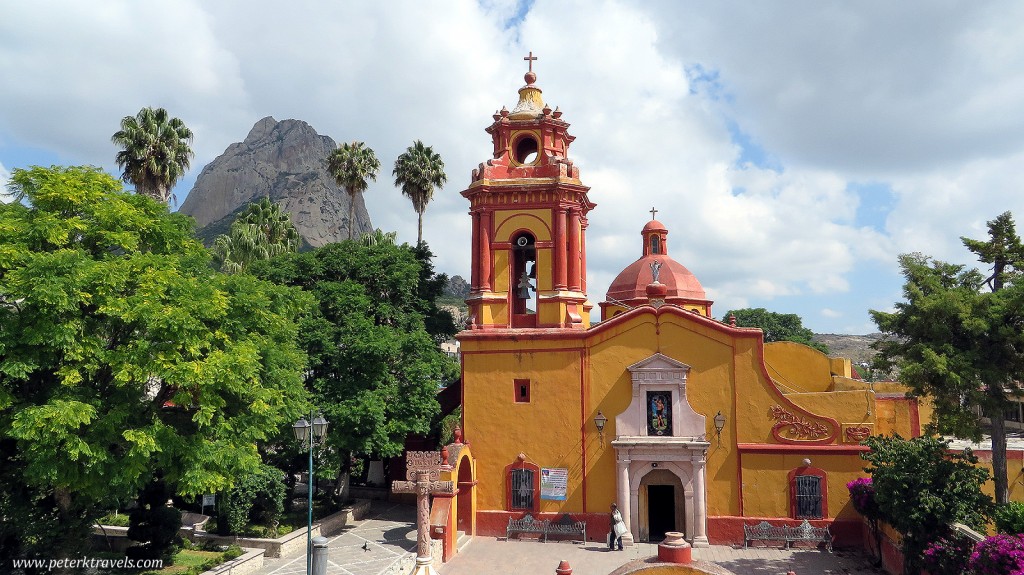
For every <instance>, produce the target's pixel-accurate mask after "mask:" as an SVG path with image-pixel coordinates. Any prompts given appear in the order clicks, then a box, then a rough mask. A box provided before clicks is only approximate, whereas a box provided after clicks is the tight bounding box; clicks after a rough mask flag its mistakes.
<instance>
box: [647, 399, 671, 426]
mask: <svg viewBox="0 0 1024 575" xmlns="http://www.w3.org/2000/svg"><path fill="white" fill-rule="evenodd" d="M647 435H672V392H671V391H648V392H647Z"/></svg>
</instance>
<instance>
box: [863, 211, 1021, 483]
mask: <svg viewBox="0 0 1024 575" xmlns="http://www.w3.org/2000/svg"><path fill="white" fill-rule="evenodd" d="M963 241H964V244H965V245H966V246H967V248H968V249H970V250H971V251H973V252H974V253H976V254H978V256H979V259H980V260H981V261H983V262H986V263H991V264H992V265H993V273H992V274H991V275H990V276H988V277H986V276H985V275H984V274H982V273H981V272H980V271H978V270H976V269H968V268H967V267H966V266H960V265H954V264H948V263H945V262H941V261H937V260H932V259H931V258H929V257H927V256H924V255H921V254H904V255H901V256H900V258H899V262H900V267H901V269H902V271H903V276H904V278H905V280H906V281H905V283H904V286H903V297H904V299H905V301H902V302H897V303H896V305H895V309H894V311H893V312H891V313H890V312H881V311H872V312H871V315H872V318H873V319H874V321H875V323H876V324H877V325H878V327H879V330H881V332H882V333H883V335H884V336H885V337H884V338H883V339H882V340H880V341H878V342H876V343H875V344H874V347H875V348H876V349H878V351H879V354H878V356H877V357H876V365H877V366H879V367H881V368H882V369H885V370H894V371H898V373H899V379H900V381H901V382H902V383H905V384H906V385H908V386H909V387H910V388H911V389H912V390H913V392H914V393H915V394H918V395H924V396H928V397H930V398H931V399H932V401H933V403H934V406H935V422H934V426H933V427H934V430H935V431H938V432H939V433H944V434H952V435H955V436H957V437H965V438H970V439H973V440H975V441H977V440H980V439H981V435H982V428H981V422H980V420H979V418H978V415H977V409H978V408H981V409H982V410H983V411H984V413H985V414H986V416H988V417H989V418H990V420H991V423H992V426H991V437H992V468H993V476H994V481H995V494H996V501H997V502H999V503H1005V502H1006V501H1007V500H1008V498H1009V489H1008V485H1009V483H1008V479H1007V465H1006V426H1005V415H1004V414H1005V411H1006V409H1007V408H1009V407H1011V406H1012V398H1013V397H1014V396H1015V395H1016V394H1018V393H1021V392H1022V391H1024V388H1022V387H1021V384H1020V380H1021V374H1022V373H1024V336H1022V334H1024V284H1022V282H1020V281H1019V270H1020V269H1021V262H1022V261H1024V257H1022V252H1024V248H1022V247H1021V241H1020V238H1019V237H1018V236H1017V233H1016V231H1015V229H1014V225H1013V219H1012V218H1011V217H1010V214H1009V213H1004V214H1002V215H1000V216H999V217H998V218H996V219H995V220H992V221H991V222H989V240H988V241H984V242H982V241H976V240H969V239H966V238H964V239H963ZM986 286H988V287H989V288H990V290H988V291H986V290H985V289H984V288H985V287H986Z"/></svg>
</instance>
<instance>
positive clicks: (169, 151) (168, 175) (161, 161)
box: [110, 108, 193, 204]
mask: <svg viewBox="0 0 1024 575" xmlns="http://www.w3.org/2000/svg"><path fill="white" fill-rule="evenodd" d="M110 139H111V141H113V142H114V144H116V145H118V146H120V147H121V151H120V152H118V153H117V156H116V159H117V165H118V166H119V167H120V168H121V169H122V170H124V172H123V173H122V174H121V179H122V180H124V181H125V182H128V183H130V184H132V185H134V186H135V190H136V191H137V192H138V193H140V194H143V195H146V196H149V197H151V198H153V199H154V200H156V201H158V202H160V203H162V204H166V203H167V202H168V201H170V199H171V188H173V187H174V184H175V183H176V182H177V181H178V180H179V179H181V177H182V176H183V175H185V172H187V171H188V168H189V163H190V162H191V160H192V156H193V152H192V148H191V147H189V146H190V144H191V143H192V130H189V129H188V127H187V126H186V125H185V123H184V122H182V121H181V120H179V119H178V118H172V117H170V114H168V113H167V110H165V109H163V108H143V109H141V110H139V113H138V114H136V115H134V116H125V117H124V119H122V120H121V129H120V130H118V131H117V132H114V135H113V136H111V138H110Z"/></svg>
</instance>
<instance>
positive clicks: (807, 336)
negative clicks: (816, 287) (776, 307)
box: [722, 307, 828, 353]
mask: <svg viewBox="0 0 1024 575" xmlns="http://www.w3.org/2000/svg"><path fill="white" fill-rule="evenodd" d="M729 316H736V325H737V326H739V327H757V328H760V329H761V331H762V332H764V341H765V343H767V342H772V341H792V342H796V343H802V344H804V345H806V346H808V347H813V348H814V349H816V350H818V351H820V352H822V353H828V346H827V345H825V344H823V343H818V342H816V341H812V339H811V338H812V337H814V332H812V331H811V330H809V329H807V328H806V327H804V322H803V320H802V319H800V316H798V315H796V314H795V313H776V312H773V311H768V310H766V309H764V308H763V307H758V308H743V309H734V310H729V311H727V312H726V313H725V315H724V316H722V321H724V322H729V321H730V317H729Z"/></svg>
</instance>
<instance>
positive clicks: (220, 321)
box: [0, 167, 312, 557]
mask: <svg viewBox="0 0 1024 575" xmlns="http://www.w3.org/2000/svg"><path fill="white" fill-rule="evenodd" d="M10 187H11V189H12V191H14V192H15V193H16V194H18V195H19V196H21V197H22V199H23V201H22V202H13V203H9V204H4V205H0V484H3V485H4V486H5V488H4V491H5V492H6V493H7V494H9V495H7V496H4V497H0V516H2V517H3V518H4V520H3V521H0V547H2V549H0V551H2V552H0V555H3V556H7V557H10V556H14V555H21V556H26V555H31V554H32V553H39V552H49V553H51V556H52V552H53V549H54V548H59V547H60V544H59V542H55V541H57V540H58V539H59V538H61V537H72V536H75V535H81V534H82V531H81V529H82V528H84V527H85V526H87V525H88V523H89V522H90V521H91V520H93V519H95V517H97V516H98V511H99V508H100V507H102V506H104V505H108V504H113V503H114V502H115V501H118V500H120V501H121V502H124V501H129V500H131V499H132V498H133V497H134V496H135V495H136V494H137V493H138V491H139V489H140V488H141V486H143V485H145V484H147V483H148V482H149V481H150V480H151V479H153V478H154V477H157V476H159V477H162V479H163V480H164V481H166V482H167V484H169V485H171V486H173V487H174V489H175V490H176V492H177V493H178V494H180V495H185V496H190V495H198V494H202V493H210V492H214V491H217V490H221V489H224V488H226V487H228V486H229V485H230V484H231V483H232V481H233V479H234V478H235V477H237V476H238V475H239V474H240V473H243V472H245V471H247V470H252V469H255V468H256V466H258V465H259V463H260V457H259V454H258V453H257V447H256V443H257V442H258V441H262V440H264V439H266V438H268V437H271V436H273V435H275V434H276V433H277V432H278V431H279V430H280V429H281V428H282V427H284V426H287V425H289V424H290V423H291V422H292V421H294V420H295V419H297V418H298V417H299V415H300V414H301V413H303V412H305V407H306V405H308V404H307V396H306V393H305V390H304V388H303V385H302V371H303V366H304V364H305V356H304V354H303V353H302V352H301V350H300V349H298V348H297V346H296V344H295V340H296V338H297V324H296V320H297V319H298V318H299V316H300V314H302V313H305V312H306V311H308V310H309V309H310V306H311V303H312V302H311V300H310V298H309V297H308V296H306V295H305V294H303V293H301V292H300V291H298V290H294V289H291V288H287V287H283V286H277V285H273V284H271V283H269V282H265V281H260V280H258V279H256V278H254V277H251V276H247V275H235V276H228V275H224V274H220V273H217V272H215V271H213V270H212V269H211V268H210V265H209V254H208V252H207V251H206V250H205V249H204V248H203V246H202V244H200V243H199V242H198V241H197V240H195V239H194V238H193V236H192V226H193V224H192V221H191V220H190V219H189V218H187V217H184V216H180V215H177V214H171V213H168V211H167V207H166V206H164V205H160V204H158V203H156V202H155V201H153V200H151V199H150V198H147V197H144V196H140V195H136V194H130V193H127V192H125V191H123V190H122V187H121V184H120V183H119V182H118V181H117V180H115V179H114V178H112V177H111V176H109V175H107V174H104V173H102V172H100V171H99V170H97V169H95V168H88V167H70V168H62V167H53V168H38V167H36V168H32V169H29V170H21V169H16V170H14V172H13V174H12V176H11V183H10ZM28 523H31V524H32V525H33V526H35V527H40V529H38V530H37V532H32V529H34V528H35V527H33V528H30V529H29V530H28V531H27V532H26V531H22V528H23V527H24V526H25V525H26V524H28ZM58 526H59V527H58Z"/></svg>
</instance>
